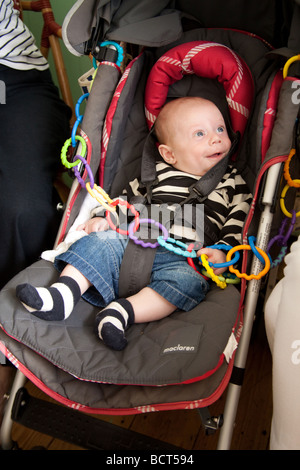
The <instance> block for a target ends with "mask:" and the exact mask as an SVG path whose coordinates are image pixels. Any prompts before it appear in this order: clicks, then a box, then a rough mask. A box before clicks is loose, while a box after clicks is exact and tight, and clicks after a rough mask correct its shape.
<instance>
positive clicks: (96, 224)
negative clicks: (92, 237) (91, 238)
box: [76, 217, 109, 234]
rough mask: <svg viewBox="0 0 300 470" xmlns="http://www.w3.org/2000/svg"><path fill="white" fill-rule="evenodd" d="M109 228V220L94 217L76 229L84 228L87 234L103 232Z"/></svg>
mask: <svg viewBox="0 0 300 470" xmlns="http://www.w3.org/2000/svg"><path fill="white" fill-rule="evenodd" d="M108 228H109V225H108V222H107V220H106V219H104V218H103V217H94V218H93V219H90V220H88V221H87V222H85V223H84V224H80V225H79V226H78V227H77V229H76V230H84V231H85V232H86V233H87V234H90V233H92V232H103V231H104V230H107V229H108Z"/></svg>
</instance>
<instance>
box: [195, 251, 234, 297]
mask: <svg viewBox="0 0 300 470" xmlns="http://www.w3.org/2000/svg"><path fill="white" fill-rule="evenodd" d="M200 259H201V263H202V264H203V266H204V267H205V269H206V271H207V273H208V274H209V275H210V277H211V278H212V280H213V281H214V282H215V283H216V284H217V286H219V287H221V289H225V287H227V284H226V282H225V281H221V280H220V279H219V277H218V276H217V275H216V274H215V273H214V271H213V269H212V268H211V267H210V266H209V263H208V261H207V256H206V255H201V256H200ZM223 279H224V278H223Z"/></svg>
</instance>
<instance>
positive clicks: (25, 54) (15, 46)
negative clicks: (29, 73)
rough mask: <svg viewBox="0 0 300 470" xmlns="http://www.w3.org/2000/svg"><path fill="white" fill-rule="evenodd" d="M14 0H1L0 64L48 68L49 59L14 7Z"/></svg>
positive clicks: (21, 67) (15, 66) (22, 67)
mask: <svg viewBox="0 0 300 470" xmlns="http://www.w3.org/2000/svg"><path fill="white" fill-rule="evenodd" d="M13 6H14V2H13V1H12V0H0V64H3V65H6V66H7V67H11V68H14V69H18V70H30V69H37V70H41V71H42V70H46V69H48V68H49V65H48V62H47V60H46V59H45V58H44V56H43V55H42V53H41V52H40V50H39V49H38V47H37V46H36V44H35V39H34V37H33V35H32V34H31V32H30V31H29V29H28V28H27V26H26V25H25V24H24V23H23V22H22V21H21V19H20V18H19V12H18V11H17V10H15V9H14V8H13Z"/></svg>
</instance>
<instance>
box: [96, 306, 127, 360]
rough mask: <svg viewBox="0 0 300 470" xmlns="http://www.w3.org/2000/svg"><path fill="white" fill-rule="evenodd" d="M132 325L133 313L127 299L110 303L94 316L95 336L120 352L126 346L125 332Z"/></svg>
mask: <svg viewBox="0 0 300 470" xmlns="http://www.w3.org/2000/svg"><path fill="white" fill-rule="evenodd" d="M132 323H134V311H133V308H132V305H131V303H130V302H129V301H128V300H127V299H118V300H116V301H114V302H111V303H110V304H109V305H108V306H107V307H105V308H104V309H103V310H101V312H99V313H98V314H97V316H96V329H97V335H98V336H99V338H100V339H102V340H103V342H104V343H105V344H106V345H107V346H109V347H111V348H112V349H115V350H117V351H121V350H122V349H124V348H125V346H126V345H127V339H126V338H125V330H126V328H128V326H130V325H132Z"/></svg>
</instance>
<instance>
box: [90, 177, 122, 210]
mask: <svg viewBox="0 0 300 470" xmlns="http://www.w3.org/2000/svg"><path fill="white" fill-rule="evenodd" d="M86 189H87V191H88V193H89V194H90V195H91V196H92V197H93V198H95V199H96V200H97V201H98V202H99V204H101V205H102V206H103V207H105V208H106V209H107V211H109V212H110V211H115V210H116V209H115V207H113V206H112V205H111V204H112V203H113V200H112V199H110V197H109V196H108V194H107V193H106V192H105V191H104V189H102V188H101V187H100V186H98V185H97V184H94V186H93V188H91V186H90V183H89V182H88V183H86ZM94 191H97V193H98V194H99V195H100V196H101V197H102V199H101V198H100V197H99V196H97V195H96V194H95V193H94ZM105 201H106V202H105Z"/></svg>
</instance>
